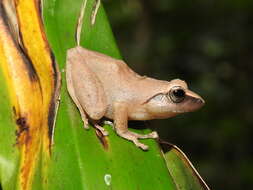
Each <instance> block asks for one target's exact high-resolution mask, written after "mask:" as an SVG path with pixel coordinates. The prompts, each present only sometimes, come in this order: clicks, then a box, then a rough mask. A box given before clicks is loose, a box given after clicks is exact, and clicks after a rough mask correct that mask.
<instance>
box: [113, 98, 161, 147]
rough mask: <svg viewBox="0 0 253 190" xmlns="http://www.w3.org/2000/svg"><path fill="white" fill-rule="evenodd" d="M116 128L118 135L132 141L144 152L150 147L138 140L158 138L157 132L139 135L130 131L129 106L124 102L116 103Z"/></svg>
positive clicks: (114, 112)
mask: <svg viewBox="0 0 253 190" xmlns="http://www.w3.org/2000/svg"><path fill="white" fill-rule="evenodd" d="M113 108H114V111H113V114H114V127H115V130H116V133H117V134H118V135H119V136H121V137H123V138H125V139H127V140H130V141H132V142H133V143H134V144H135V145H136V146H137V147H140V148H141V149H143V150H147V149H148V146H147V145H145V144H142V143H140V142H139V141H138V139H145V138H157V137H158V135H157V133H156V132H152V133H149V134H145V135H142V134H137V133H134V132H131V131H129V130H128V125H127V124H128V110H127V108H128V105H127V104H126V103H124V102H116V103H114V106H113Z"/></svg>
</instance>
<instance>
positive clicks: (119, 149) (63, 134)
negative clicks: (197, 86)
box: [43, 0, 175, 190]
mask: <svg viewBox="0 0 253 190" xmlns="http://www.w3.org/2000/svg"><path fill="white" fill-rule="evenodd" d="M81 5H82V1H80V0H77V1H74V2H73V1H72V0H56V1H55V0H45V1H44V8H43V15H44V23H45V28H46V33H47V37H48V39H49V42H50V45H51V47H52V49H53V52H54V55H55V57H56V60H57V62H58V64H59V65H60V68H61V71H62V90H61V103H60V107H59V112H58V116H57V121H56V127H55V136H54V146H53V149H52V158H51V159H52V160H51V163H50V166H49V168H50V169H49V171H48V172H49V177H48V181H47V189H121V190H124V189H145V190H148V189H157V190H159V189H175V185H174V182H173V180H172V178H171V176H170V175H169V173H168V170H167V166H166V164H165V162H164V160H163V157H162V154H161V151H160V148H159V147H158V146H157V143H156V142H155V141H154V140H143V142H145V144H147V145H149V147H150V149H149V151H147V152H144V151H142V150H140V149H138V148H137V147H135V145H134V144H133V143H131V142H129V141H127V140H125V139H122V138H120V137H118V136H117V135H116V134H115V132H114V131H113V130H112V128H111V127H110V126H106V130H108V131H109V137H106V138H105V139H103V140H104V141H105V143H106V144H107V145H106V146H103V144H102V143H101V142H100V140H99V138H98V137H97V135H96V133H95V131H94V129H90V130H89V131H87V130H84V129H83V127H82V121H81V117H80V114H79V112H78V110H77V108H76V106H75V105H74V103H73V102H72V100H71V99H70V97H69V95H68V93H67V89H66V81H65V75H64V74H65V73H64V68H65V60H66V51H67V50H68V49H69V48H72V47H74V46H76V42H75V30H76V26H77V20H78V16H79V13H80V7H81ZM94 5H95V1H93V0H88V1H87V5H86V8H85V11H84V23H83V29H82V36H81V45H82V46H83V47H86V48H88V49H91V50H95V51H98V52H101V53H105V54H107V55H110V56H112V57H115V58H120V57H121V56H120V53H119V50H118V48H117V46H116V43H115V40H114V38H113V35H112V31H111V29H110V26H109V23H108V20H107V17H106V14H105V11H104V9H103V7H102V6H101V7H100V8H99V10H98V14H97V17H96V22H95V25H94V26H92V25H91V23H90V17H91V13H92V10H93V7H94ZM138 132H139V133H141V132H143V133H145V132H148V130H144V131H141V130H138ZM106 147H107V148H106ZM105 178H107V179H110V180H109V181H110V182H109V181H106V180H105Z"/></svg>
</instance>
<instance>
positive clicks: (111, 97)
mask: <svg viewBox="0 0 253 190" xmlns="http://www.w3.org/2000/svg"><path fill="white" fill-rule="evenodd" d="M66 60H67V61H66V82H67V90H68V92H69V95H70V97H71V98H72V100H73V102H74V103H75V105H76V106H77V108H78V110H79V112H80V115H81V118H82V121H83V126H84V128H85V129H88V128H89V124H90V123H91V124H93V125H94V127H95V128H96V129H98V130H99V131H101V133H102V134H103V135H105V136H107V135H108V132H107V131H106V130H105V129H104V128H103V127H102V126H100V124H99V121H101V119H102V118H108V119H110V120H112V121H113V126H114V129H115V132H116V133H117V135H118V136H120V137H122V138H124V139H127V140H129V141H132V142H133V143H134V144H135V145H136V146H137V147H139V148H141V149H142V150H148V146H147V145H145V144H143V143H141V142H140V141H139V139H147V138H151V139H156V138H158V134H157V132H155V131H153V132H150V133H148V134H139V133H136V132H132V131H131V130H129V129H128V121H129V120H137V121H146V120H153V119H166V118H171V117H174V116H176V115H179V114H182V113H186V112H193V111H196V110H198V109H200V108H201V107H202V106H203V105H204V104H205V101H204V99H203V98H202V97H201V96H200V95H198V94H197V93H195V92H193V91H191V90H190V89H189V88H188V85H187V83H186V82H185V81H184V80H180V79H173V80H170V81H165V80H158V79H154V78H150V77H147V76H141V75H139V74H137V73H136V72H134V71H133V70H132V69H131V68H130V67H129V66H128V65H127V64H126V63H125V62H124V61H123V60H120V59H115V58H113V57H110V56H108V55H105V54H102V53H99V52H96V51H93V50H89V49H86V48H84V47H81V46H80V45H78V46H76V47H74V48H71V49H69V50H68V51H67V58H66Z"/></svg>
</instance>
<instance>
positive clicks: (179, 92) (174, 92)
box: [168, 86, 185, 103]
mask: <svg viewBox="0 0 253 190" xmlns="http://www.w3.org/2000/svg"><path fill="white" fill-rule="evenodd" d="M168 95H169V97H170V99H171V101H172V102H174V103H180V102H182V101H183V100H184V98H185V91H184V89H182V88H181V87H180V86H174V87H173V88H171V90H170V91H169V93H168Z"/></svg>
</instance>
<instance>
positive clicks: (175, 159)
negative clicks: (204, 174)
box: [164, 144, 209, 190]
mask: <svg viewBox="0 0 253 190" xmlns="http://www.w3.org/2000/svg"><path fill="white" fill-rule="evenodd" d="M168 145H169V148H170V150H169V151H168V152H166V153H165V155H164V157H165V160H166V163H167V166H168V169H169V172H170V175H171V176H172V178H173V179H174V182H175V184H176V186H177V189H178V190H189V189H194V190H209V187H208V186H207V185H206V183H205V182H204V180H203V179H202V178H201V177H200V175H199V174H198V172H197V171H196V169H195V168H194V167H193V165H192V163H191V162H190V161H189V160H188V158H187V157H186V155H185V154H184V153H183V152H182V151H181V150H180V149H179V148H178V147H176V146H175V145H172V144H168Z"/></svg>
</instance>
